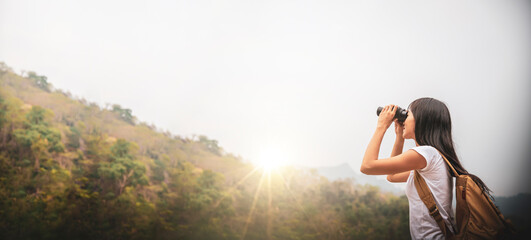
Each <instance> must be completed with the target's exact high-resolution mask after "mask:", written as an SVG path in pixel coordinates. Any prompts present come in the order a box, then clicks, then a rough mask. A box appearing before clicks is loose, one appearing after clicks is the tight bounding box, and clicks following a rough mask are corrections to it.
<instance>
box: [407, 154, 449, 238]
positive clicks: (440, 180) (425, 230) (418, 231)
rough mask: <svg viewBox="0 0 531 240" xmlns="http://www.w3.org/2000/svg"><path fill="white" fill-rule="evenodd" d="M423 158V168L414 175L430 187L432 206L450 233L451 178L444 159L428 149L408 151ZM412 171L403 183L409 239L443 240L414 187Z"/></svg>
mask: <svg viewBox="0 0 531 240" xmlns="http://www.w3.org/2000/svg"><path fill="white" fill-rule="evenodd" d="M412 149H413V150H415V151H416V152H418V153H419V154H420V155H422V156H423V157H424V158H425V159H426V163H427V164H426V167H425V168H423V169H419V170H418V172H419V173H420V175H421V176H422V177H423V178H424V180H425V181H426V184H427V185H428V187H429V188H430V190H431V192H432V194H433V197H434V198H435V203H436V205H437V208H438V209H439V212H440V214H441V216H442V217H443V219H444V220H445V221H446V224H447V226H448V227H449V228H450V230H451V231H453V227H452V226H454V225H453V223H454V220H453V219H454V216H453V214H454V213H453V211H452V197H453V188H452V176H451V175H450V173H449V172H448V166H447V164H446V163H445V160H444V159H443V158H442V156H441V155H440V154H439V152H438V151H437V149H435V148H434V147H432V146H418V147H414V148H412ZM414 180H415V177H414V171H411V173H410V174H409V178H408V179H407V184H406V196H407V198H408V200H409V230H410V232H411V238H412V239H444V235H443V233H442V231H441V229H440V228H439V225H437V222H436V221H435V219H433V217H432V216H430V214H429V211H428V208H427V207H426V205H424V202H422V200H421V199H420V197H419V195H418V193H417V189H416V188H415V182H414Z"/></svg>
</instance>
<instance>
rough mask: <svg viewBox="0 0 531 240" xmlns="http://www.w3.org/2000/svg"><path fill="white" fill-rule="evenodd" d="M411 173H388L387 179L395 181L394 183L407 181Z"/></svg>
mask: <svg viewBox="0 0 531 240" xmlns="http://www.w3.org/2000/svg"><path fill="white" fill-rule="evenodd" d="M409 174H411V171H406V172H401V173H396V174H389V175H387V181H389V182H393V183H399V182H407V179H408V178H409Z"/></svg>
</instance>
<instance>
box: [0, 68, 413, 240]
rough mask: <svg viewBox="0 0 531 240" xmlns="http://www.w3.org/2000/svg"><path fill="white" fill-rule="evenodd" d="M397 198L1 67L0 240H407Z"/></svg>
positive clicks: (404, 209)
mask: <svg viewBox="0 0 531 240" xmlns="http://www.w3.org/2000/svg"><path fill="white" fill-rule="evenodd" d="M408 211H409V210H408V202H407V199H406V197H405V196H396V195H394V194H391V193H386V192H383V191H380V190H379V189H378V188H377V187H374V186H371V185H359V184H357V183H356V182H355V181H354V180H353V179H342V180H336V181H329V180H328V179H327V178H325V177H322V176H320V175H319V174H318V173H317V171H315V170H308V169H299V168H295V167H281V168H278V169H272V170H266V169H264V168H260V167H257V166H254V165H253V164H251V163H249V162H245V161H243V160H242V158H241V157H240V156H238V155H235V154H233V153H227V152H225V151H224V149H223V148H222V147H221V146H220V145H219V143H218V141H216V140H213V139H209V138H208V137H207V136H193V137H186V138H185V137H181V136H179V135H177V134H175V133H171V132H169V131H165V130H162V129H158V128H157V127H156V126H154V125H153V124H149V123H146V122H142V121H141V120H139V119H137V118H136V117H135V116H134V115H133V112H132V110H131V109H127V108H124V107H122V106H120V105H119V104H112V105H111V104H109V105H108V106H104V107H101V106H99V105H98V104H96V103H92V102H88V101H87V100H85V99H83V98H78V97H74V96H73V95H72V94H71V93H69V92H67V91H63V90H59V89H54V87H53V86H52V84H51V83H49V82H48V79H47V78H46V76H42V75H39V74H37V73H35V72H27V73H22V74H17V73H15V72H14V71H13V70H12V69H11V68H10V67H8V66H7V65H6V64H4V63H0V239H409V238H410V235H409V222H408Z"/></svg>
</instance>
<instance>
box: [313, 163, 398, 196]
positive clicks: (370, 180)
mask: <svg viewBox="0 0 531 240" xmlns="http://www.w3.org/2000/svg"><path fill="white" fill-rule="evenodd" d="M315 169H316V170H317V172H318V173H319V174H320V175H322V176H324V177H326V178H328V180H330V181H334V180H337V179H344V178H353V179H354V182H355V183H357V184H360V185H365V184H369V185H373V186H377V187H379V188H380V190H382V191H384V192H390V193H394V194H396V195H404V190H403V189H401V188H399V187H398V185H400V184H399V183H390V182H388V181H387V180H384V179H381V178H378V177H376V176H369V175H364V174H361V173H358V172H356V171H354V170H353V169H352V167H351V166H350V165H349V164H348V163H342V164H340V165H337V166H331V167H318V168H315Z"/></svg>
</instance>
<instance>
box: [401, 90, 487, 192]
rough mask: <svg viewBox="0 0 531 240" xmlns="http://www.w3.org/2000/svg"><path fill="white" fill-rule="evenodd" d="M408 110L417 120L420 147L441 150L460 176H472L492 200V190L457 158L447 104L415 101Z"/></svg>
mask: <svg viewBox="0 0 531 240" xmlns="http://www.w3.org/2000/svg"><path fill="white" fill-rule="evenodd" d="M408 109H410V110H411V112H412V113H413V118H414V119H415V138H416V140H417V143H418V144H419V146H422V145H428V146H432V147H434V148H436V149H437V150H439V151H440V152H441V153H442V154H443V155H444V156H445V157H446V159H448V161H449V162H450V163H451V164H452V166H453V167H454V169H455V170H456V171H457V173H458V174H459V175H462V174H464V175H468V176H470V178H472V180H474V182H476V184H477V185H478V186H479V187H480V188H481V190H483V192H484V193H486V194H487V195H489V196H490V197H491V198H492V195H491V190H490V189H489V188H488V187H487V185H485V183H484V182H483V181H482V180H481V179H480V178H479V177H477V176H476V175H474V174H472V173H469V172H468V171H467V170H466V169H465V168H464V167H463V165H461V162H460V161H459V158H457V154H456V153H455V149H454V142H453V140H452V120H451V118H450V111H449V110H448V108H447V107H446V104H444V103H443V102H441V101H439V100H437V99H434V98H427V97H426V98H419V99H417V100H415V101H413V102H412V103H411V104H409V106H408ZM448 171H450V175H451V176H454V173H453V172H452V170H451V169H450V168H448ZM454 177H456V176H454Z"/></svg>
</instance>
